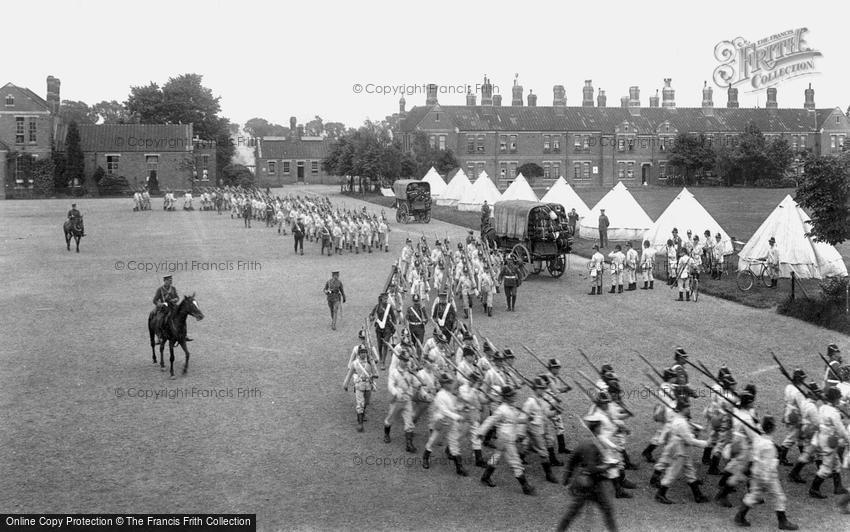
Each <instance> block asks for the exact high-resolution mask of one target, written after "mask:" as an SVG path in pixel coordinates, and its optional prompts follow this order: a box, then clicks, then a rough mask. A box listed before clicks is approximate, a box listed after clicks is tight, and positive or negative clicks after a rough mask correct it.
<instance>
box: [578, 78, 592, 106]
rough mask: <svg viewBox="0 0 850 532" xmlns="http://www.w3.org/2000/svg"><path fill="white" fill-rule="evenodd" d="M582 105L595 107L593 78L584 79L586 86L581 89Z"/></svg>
mask: <svg viewBox="0 0 850 532" xmlns="http://www.w3.org/2000/svg"><path fill="white" fill-rule="evenodd" d="M581 106H582V107H593V80H590V79H586V80H584V87H582V89H581Z"/></svg>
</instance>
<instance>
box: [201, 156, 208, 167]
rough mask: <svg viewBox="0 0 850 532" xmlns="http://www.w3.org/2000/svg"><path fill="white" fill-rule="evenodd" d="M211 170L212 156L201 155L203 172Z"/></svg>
mask: <svg viewBox="0 0 850 532" xmlns="http://www.w3.org/2000/svg"><path fill="white" fill-rule="evenodd" d="M209 168H210V156H209V155H201V170H209Z"/></svg>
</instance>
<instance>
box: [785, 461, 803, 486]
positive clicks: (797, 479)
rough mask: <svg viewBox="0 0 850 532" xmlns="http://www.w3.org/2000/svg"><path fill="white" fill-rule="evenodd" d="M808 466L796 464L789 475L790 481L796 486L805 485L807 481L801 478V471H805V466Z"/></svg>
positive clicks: (801, 463) (800, 463)
mask: <svg viewBox="0 0 850 532" xmlns="http://www.w3.org/2000/svg"><path fill="white" fill-rule="evenodd" d="M804 465H806V464H805V462H797V463H796V464H794V469H792V470H791V472H790V473H788V480H790V481H791V482H794V483H795V484H805V483H806V481H805V480H804V479H803V477H801V476H800V471H802V470H803V466H804Z"/></svg>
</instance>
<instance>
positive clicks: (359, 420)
mask: <svg viewBox="0 0 850 532" xmlns="http://www.w3.org/2000/svg"><path fill="white" fill-rule="evenodd" d="M357 432H363V414H357Z"/></svg>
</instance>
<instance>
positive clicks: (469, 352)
mask: <svg viewBox="0 0 850 532" xmlns="http://www.w3.org/2000/svg"><path fill="white" fill-rule="evenodd" d="M461 353H462V356H461V360H460V361H459V362H457V380H458V382H459V383H461V384H466V383H467V382H468V378H467V376H469V375H472V374H473V373H476V372H477V368H476V366H475V348H474V347H472V346H471V345H464V346H463V347H462V351H461Z"/></svg>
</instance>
